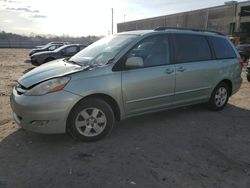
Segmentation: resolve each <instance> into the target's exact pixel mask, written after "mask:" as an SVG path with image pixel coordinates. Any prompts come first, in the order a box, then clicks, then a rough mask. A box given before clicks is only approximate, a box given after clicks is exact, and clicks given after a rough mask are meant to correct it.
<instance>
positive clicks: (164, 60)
mask: <svg viewBox="0 0 250 188" xmlns="http://www.w3.org/2000/svg"><path fill="white" fill-rule="evenodd" d="M135 58H136V59H137V60H138V58H139V59H140V62H141V65H140V68H142V67H152V66H159V65H166V64H169V63H170V55H169V41H168V37H167V36H165V35H160V36H153V37H149V38H147V39H144V40H143V41H142V42H140V43H139V44H137V45H136V46H135V47H134V48H132V49H131V50H130V51H129V53H128V54H127V55H126V59H127V61H126V63H127V62H128V61H130V60H131V59H135ZM128 64H129V63H128ZM126 67H127V68H128V66H127V64H126ZM135 68H139V67H136V66H135ZM130 69H131V67H130Z"/></svg>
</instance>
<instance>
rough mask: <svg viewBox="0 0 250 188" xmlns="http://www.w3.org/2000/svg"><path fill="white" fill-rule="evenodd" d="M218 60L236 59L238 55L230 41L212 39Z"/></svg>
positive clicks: (217, 38)
mask: <svg viewBox="0 0 250 188" xmlns="http://www.w3.org/2000/svg"><path fill="white" fill-rule="evenodd" d="M210 41H211V43H212V45H213V48H214V53H215V57H216V58H217V59H229V58H236V54H235V52H234V50H233V48H232V46H231V45H230V43H229V41H228V40H226V39H224V38H219V37H210Z"/></svg>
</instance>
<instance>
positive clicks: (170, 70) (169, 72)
mask: <svg viewBox="0 0 250 188" xmlns="http://www.w3.org/2000/svg"><path fill="white" fill-rule="evenodd" d="M173 72H174V70H173V69H166V70H165V73H166V74H171V73H173Z"/></svg>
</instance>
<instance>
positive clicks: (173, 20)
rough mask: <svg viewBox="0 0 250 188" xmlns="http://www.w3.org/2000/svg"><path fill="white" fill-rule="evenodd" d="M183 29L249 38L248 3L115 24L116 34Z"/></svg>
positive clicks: (249, 14)
mask: <svg viewBox="0 0 250 188" xmlns="http://www.w3.org/2000/svg"><path fill="white" fill-rule="evenodd" d="M161 26H163V27H184V28H197V29H208V30H215V31H218V32H221V33H224V34H226V35H233V36H240V37H248V36H250V1H245V2H237V1H228V2H225V4H224V5H221V6H217V7H211V8H205V9H200V10H194V11H189V12H182V13H177V14H172V15H166V16H159V17H154V18H148V19H142V20H136V21H130V22H124V23H118V24H117V32H123V31H131V30H143V29H155V28H157V27H161Z"/></svg>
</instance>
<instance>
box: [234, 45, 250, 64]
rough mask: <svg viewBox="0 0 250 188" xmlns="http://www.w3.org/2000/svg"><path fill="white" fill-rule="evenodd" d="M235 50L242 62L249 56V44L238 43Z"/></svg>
mask: <svg viewBox="0 0 250 188" xmlns="http://www.w3.org/2000/svg"><path fill="white" fill-rule="evenodd" d="M236 48H237V50H238V52H239V54H240V56H241V58H242V60H243V61H244V62H247V61H248V60H249V58H250V44H240V45H238V46H237V47H236Z"/></svg>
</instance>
